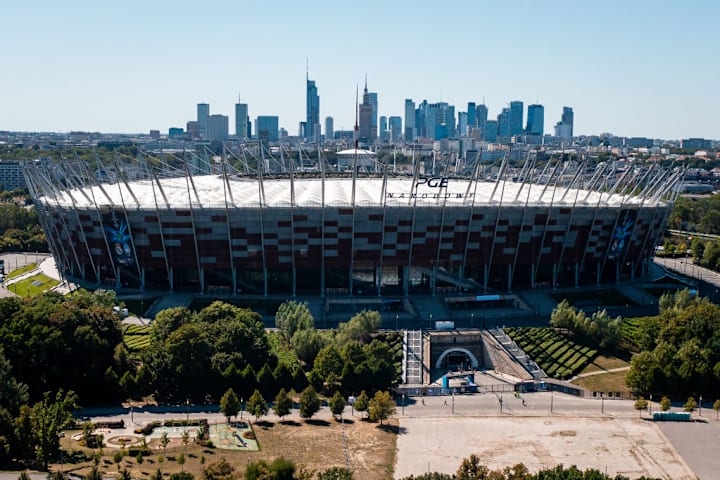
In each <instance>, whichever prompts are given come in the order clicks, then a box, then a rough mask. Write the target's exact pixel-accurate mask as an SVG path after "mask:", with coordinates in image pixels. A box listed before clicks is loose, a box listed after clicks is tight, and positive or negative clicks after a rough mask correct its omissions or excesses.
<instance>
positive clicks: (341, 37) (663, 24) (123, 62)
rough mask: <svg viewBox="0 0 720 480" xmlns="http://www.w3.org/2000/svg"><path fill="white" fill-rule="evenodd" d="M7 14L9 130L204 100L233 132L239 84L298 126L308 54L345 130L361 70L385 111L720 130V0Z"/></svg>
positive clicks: (180, 4) (175, 118)
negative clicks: (521, 105) (419, 108)
mask: <svg viewBox="0 0 720 480" xmlns="http://www.w3.org/2000/svg"><path fill="white" fill-rule="evenodd" d="M0 19H1V27H0V45H2V55H1V56H0V62H2V63H0V65H1V67H0V130H26V131H69V130H91V131H103V132H147V131H148V130H149V129H160V130H161V131H163V132H167V128H168V127H170V126H178V127H184V126H185V122H186V121H187V120H190V119H193V118H194V117H195V104H196V103H198V102H207V103H209V104H210V110H211V113H221V114H224V115H229V116H230V124H231V128H230V130H231V131H234V111H233V104H234V103H235V102H236V101H237V97H238V94H240V95H241V98H242V101H243V103H248V104H249V111H250V117H251V119H253V120H254V118H255V117H256V116H257V115H278V116H279V117H280V125H281V126H283V127H285V128H286V129H287V130H288V131H289V132H290V133H291V134H293V135H294V134H297V131H298V122H299V121H301V120H303V119H304V117H305V59H306V58H309V59H310V78H311V79H314V80H316V82H317V85H318V89H319V94H320V116H321V118H322V119H324V118H325V117H326V116H328V115H330V116H332V117H334V119H335V128H336V129H340V128H343V127H344V128H345V129H351V128H352V126H353V124H354V109H355V88H356V85H357V86H359V87H360V89H361V90H362V85H363V81H364V77H365V74H366V73H367V76H368V84H369V88H370V90H371V91H375V92H378V100H379V102H378V103H379V113H380V115H388V116H389V115H400V116H402V115H403V102H404V99H405V98H413V99H414V100H415V101H416V102H419V101H422V100H423V99H427V100H428V101H429V102H437V101H440V100H442V101H446V102H449V103H451V104H454V105H455V106H456V111H464V110H466V106H467V102H468V101H475V102H481V101H482V99H483V97H484V98H485V101H486V104H487V105H488V107H489V109H490V117H491V118H494V117H495V116H496V115H497V113H498V112H499V110H500V109H501V108H502V107H503V106H504V105H505V104H507V103H508V102H509V101H511V100H522V101H524V102H525V104H526V105H527V104H530V103H534V102H535V101H536V100H538V101H539V102H540V103H542V104H543V105H545V130H546V132H552V126H553V125H554V124H555V122H557V121H558V120H559V118H560V114H561V110H562V107H563V105H568V106H571V107H573V109H574V111H575V132H576V133H577V134H596V133H601V132H610V133H614V134H616V135H624V136H649V137H659V138H682V137H689V136H696V137H706V138H715V139H717V138H720V128H718V115H719V114H720V28H718V21H719V20H720V2H719V1H717V0H707V1H701V0H689V1H682V2H680V1H675V0H655V1H646V0H632V1H628V0H625V1H621V0H606V1H599V0H598V1H588V0H559V1H539V0H517V1H513V2H498V1H490V0H466V1H456V0H445V1H438V0H435V1H424V0H416V1H405V0H392V1H389V0H382V1H375V0H366V1H358V2H353V3H350V2H344V1H312V0H309V1H292V2H285V1H267V0H265V1H251V0H241V1H238V0H228V1H207V2H199V1H184V0H176V1H158V0H123V1H98V0H85V1H80V0H77V1H74V0H68V1H57V0H47V1H34V0H27V1H10V0H6V1H4V2H3V5H2V8H1V9H0ZM361 93H362V92H361Z"/></svg>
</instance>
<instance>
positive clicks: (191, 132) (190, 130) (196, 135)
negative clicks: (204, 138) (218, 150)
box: [185, 120, 200, 140]
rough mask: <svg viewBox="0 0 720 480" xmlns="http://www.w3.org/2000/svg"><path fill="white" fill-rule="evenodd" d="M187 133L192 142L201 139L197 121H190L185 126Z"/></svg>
mask: <svg viewBox="0 0 720 480" xmlns="http://www.w3.org/2000/svg"><path fill="white" fill-rule="evenodd" d="M185 131H186V132H187V136H188V138H189V139H190V140H198V139H200V125H199V124H198V122H197V121H196V120H190V121H189V122H187V123H186V124H185Z"/></svg>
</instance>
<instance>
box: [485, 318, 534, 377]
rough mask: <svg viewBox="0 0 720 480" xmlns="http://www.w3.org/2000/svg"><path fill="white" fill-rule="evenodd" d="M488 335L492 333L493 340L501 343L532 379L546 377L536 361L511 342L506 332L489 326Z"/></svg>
mask: <svg viewBox="0 0 720 480" xmlns="http://www.w3.org/2000/svg"><path fill="white" fill-rule="evenodd" d="M489 332H490V335H492V336H493V337H494V338H495V340H497V341H498V343H500V345H502V347H503V348H504V349H505V351H506V352H507V353H508V354H509V355H510V356H511V357H512V359H513V360H515V362H517V363H518V364H520V365H521V366H522V368H524V369H525V370H526V371H527V372H528V373H529V374H530V375H531V376H532V378H533V379H535V380H538V379H541V378H545V377H547V375H546V374H545V372H544V371H543V370H542V368H540V367H539V366H538V364H537V363H535V362H534V361H533V360H532V359H531V358H530V357H528V355H527V354H526V353H525V352H523V351H522V349H521V348H520V347H518V346H517V344H516V343H515V342H513V341H512V340H511V339H510V337H508V336H507V334H506V333H505V332H504V331H503V330H502V329H500V328H491V329H490V330H489Z"/></svg>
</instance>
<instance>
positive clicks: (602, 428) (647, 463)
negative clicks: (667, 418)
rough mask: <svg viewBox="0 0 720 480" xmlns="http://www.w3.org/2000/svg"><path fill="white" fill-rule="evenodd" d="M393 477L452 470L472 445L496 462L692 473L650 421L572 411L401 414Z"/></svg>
mask: <svg viewBox="0 0 720 480" xmlns="http://www.w3.org/2000/svg"><path fill="white" fill-rule="evenodd" d="M400 426H401V430H402V432H403V433H402V434H401V435H400V436H399V437H398V459H397V464H396V467H395V478H403V477H406V476H408V475H411V474H419V473H423V472H426V471H428V470H431V471H440V472H445V473H453V472H455V471H456V470H457V468H458V466H459V465H460V462H461V461H462V459H463V458H465V457H468V456H469V455H470V454H472V453H474V454H476V455H478V456H479V457H480V459H481V461H482V462H483V463H484V464H485V465H487V466H488V467H489V468H491V469H499V468H503V467H505V466H511V465H514V464H516V463H521V462H522V463H524V464H525V465H526V466H527V467H528V468H529V469H530V470H531V471H538V470H541V469H543V468H545V467H552V466H555V465H557V464H560V463H562V464H563V465H577V466H578V467H579V468H581V469H585V468H597V469H599V470H600V471H603V472H605V471H607V473H608V474H610V475H612V476H614V475H616V474H622V475H626V476H628V477H630V478H637V477H639V476H642V475H646V476H650V477H659V478H667V479H673V480H685V479H687V480H690V479H693V478H695V476H694V475H693V474H692V472H691V471H690V469H689V468H688V467H687V465H686V464H685V463H684V462H683V461H682V459H681V458H680V457H679V455H678V454H677V452H676V451H675V449H674V448H672V446H671V445H670V444H669V443H668V442H667V440H666V439H665V437H664V435H662V434H661V433H660V431H659V429H658V428H657V426H656V425H654V424H653V423H651V422H647V421H642V420H640V419H629V418H622V419H611V418H574V417H546V418H538V417H490V418H487V417H475V418H457V417H455V418H403V419H402V420H401V424H400Z"/></svg>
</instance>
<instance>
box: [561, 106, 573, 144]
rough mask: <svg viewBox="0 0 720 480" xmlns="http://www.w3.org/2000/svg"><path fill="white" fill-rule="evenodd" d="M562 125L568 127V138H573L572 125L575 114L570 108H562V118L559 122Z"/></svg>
mask: <svg viewBox="0 0 720 480" xmlns="http://www.w3.org/2000/svg"><path fill="white" fill-rule="evenodd" d="M560 121H561V122H562V123H563V124H565V125H569V126H570V136H571V137H572V136H573V124H574V122H575V114H574V113H573V109H572V107H563V113H562V118H561V120H560Z"/></svg>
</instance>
